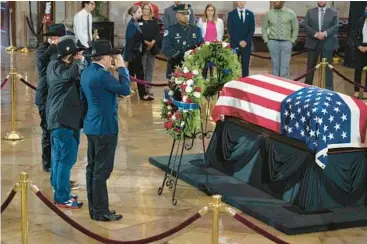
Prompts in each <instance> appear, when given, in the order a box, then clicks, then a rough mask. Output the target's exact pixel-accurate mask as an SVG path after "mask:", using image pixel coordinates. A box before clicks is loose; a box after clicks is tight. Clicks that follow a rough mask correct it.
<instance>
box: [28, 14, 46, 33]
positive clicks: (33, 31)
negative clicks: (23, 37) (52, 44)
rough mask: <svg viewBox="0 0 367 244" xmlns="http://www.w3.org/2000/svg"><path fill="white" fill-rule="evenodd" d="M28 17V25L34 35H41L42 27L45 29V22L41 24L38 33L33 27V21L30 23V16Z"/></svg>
mask: <svg viewBox="0 0 367 244" xmlns="http://www.w3.org/2000/svg"><path fill="white" fill-rule="evenodd" d="M26 19H27V24H28V27H29V29H30V30H31V32H32V34H33V35H34V36H39V35H40V34H41V32H42V29H43V23H42V24H41V26H40V28H39V30H38V33H36V31H35V30H34V29H33V27H32V25H31V23H30V18H29V17H27V18H26Z"/></svg>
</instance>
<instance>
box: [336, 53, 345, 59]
mask: <svg viewBox="0 0 367 244" xmlns="http://www.w3.org/2000/svg"><path fill="white" fill-rule="evenodd" d="M335 54H336V55H338V56H339V57H341V58H344V55H342V54H340V53H339V52H335Z"/></svg>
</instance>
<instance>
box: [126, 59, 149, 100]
mask: <svg viewBox="0 0 367 244" xmlns="http://www.w3.org/2000/svg"><path fill="white" fill-rule="evenodd" d="M128 68H129V73H130V76H132V77H135V78H137V79H139V80H144V69H143V63H142V56H141V54H137V55H136V56H135V58H134V60H133V61H131V62H129V67H128ZM137 85H138V92H139V97H140V99H142V98H143V97H144V96H145V95H147V92H146V90H145V86H144V85H141V84H139V83H138V84H137Z"/></svg>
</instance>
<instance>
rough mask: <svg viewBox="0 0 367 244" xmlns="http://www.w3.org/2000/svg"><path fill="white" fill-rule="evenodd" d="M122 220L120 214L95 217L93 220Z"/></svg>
mask: <svg viewBox="0 0 367 244" xmlns="http://www.w3.org/2000/svg"><path fill="white" fill-rule="evenodd" d="M120 219H122V215H121V214H111V213H110V214H105V215H103V216H95V217H94V220H97V221H116V220H120Z"/></svg>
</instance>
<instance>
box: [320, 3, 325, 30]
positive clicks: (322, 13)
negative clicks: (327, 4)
mask: <svg viewBox="0 0 367 244" xmlns="http://www.w3.org/2000/svg"><path fill="white" fill-rule="evenodd" d="M320 11H321V12H320V31H322V25H323V24H324V17H325V10H324V9H323V8H322V9H320Z"/></svg>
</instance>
